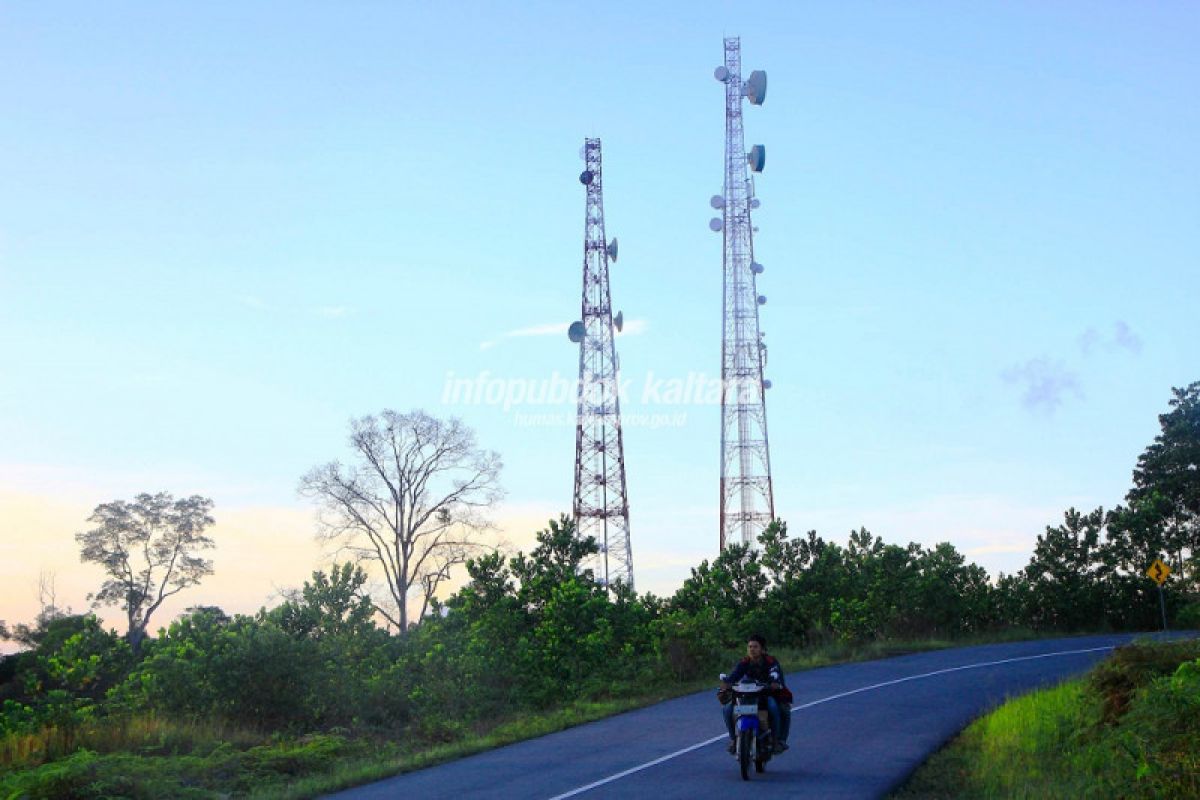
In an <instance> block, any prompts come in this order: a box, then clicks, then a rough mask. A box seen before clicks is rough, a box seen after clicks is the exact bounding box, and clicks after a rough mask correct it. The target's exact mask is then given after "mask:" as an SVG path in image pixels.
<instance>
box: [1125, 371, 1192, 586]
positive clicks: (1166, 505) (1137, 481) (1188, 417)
mask: <svg viewBox="0 0 1200 800" xmlns="http://www.w3.org/2000/svg"><path fill="white" fill-rule="evenodd" d="M1171 393H1172V398H1171V400H1170V402H1169V405H1170V409H1171V410H1170V411H1168V412H1167V413H1166V414H1161V415H1159V417H1158V423H1159V426H1160V432H1159V434H1158V435H1157V436H1155V437H1154V442H1153V443H1152V444H1151V445H1150V446H1149V447H1147V448H1146V450H1145V452H1143V453H1142V455H1141V456H1140V457H1139V458H1138V463H1137V467H1136V469H1134V471H1133V489H1132V490H1130V492H1129V496H1128V498H1127V500H1128V501H1129V502H1130V504H1133V505H1141V506H1143V507H1144V508H1147V509H1153V510H1154V512H1155V513H1157V515H1158V516H1159V524H1160V525H1161V526H1162V527H1163V529H1164V538H1165V541H1164V547H1165V550H1166V553H1167V554H1168V555H1169V557H1170V558H1171V559H1172V561H1173V562H1174V566H1175V567H1176V569H1177V570H1178V571H1179V573H1180V575H1179V577H1180V579H1181V580H1182V581H1183V582H1185V583H1186V584H1187V585H1188V588H1190V589H1192V590H1193V591H1194V590H1197V589H1200V574H1198V573H1197V567H1196V564H1195V561H1196V558H1197V556H1198V555H1200V381H1198V382H1196V383H1192V384H1190V385H1188V386H1186V387H1184V388H1181V389H1180V388H1174V389H1172V390H1171Z"/></svg>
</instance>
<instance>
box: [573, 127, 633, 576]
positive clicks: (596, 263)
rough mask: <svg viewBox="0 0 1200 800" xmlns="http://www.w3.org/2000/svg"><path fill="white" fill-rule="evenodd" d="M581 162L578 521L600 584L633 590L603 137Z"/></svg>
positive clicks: (619, 322)
mask: <svg viewBox="0 0 1200 800" xmlns="http://www.w3.org/2000/svg"><path fill="white" fill-rule="evenodd" d="M583 158H584V161H585V162H586V166H585V168H584V170H583V173H582V174H581V175H580V176H579V182H580V183H582V184H583V185H584V187H586V189H587V212H586V217H585V222H584V241H583V312H582V319H580V320H579V321H577V322H575V323H573V324H572V325H571V329H570V332H569V336H570V339H571V341H572V342H575V343H577V344H578V345H579V387H578V408H577V412H576V414H577V416H576V420H577V422H576V427H575V503H574V506H575V507H574V512H575V524H576V528H577V530H578V533H579V535H580V536H581V537H583V536H594V537H596V541H597V542H598V543H599V544H600V553H599V555H598V556H597V557H596V563H595V569H594V573H595V576H596V579H597V580H598V581H599V582H601V583H602V584H603V585H605V586H610V585H612V584H613V583H616V582H618V581H620V582H622V583H625V584H626V585H628V586H629V587H631V588H632V587H633V550H632V548H631V546H630V542H629V498H628V496H627V494H626V491H625V450H624V444H623V440H622V434H621V402H620V397H619V396H618V387H619V383H618V360H617V349H616V345H615V343H614V341H613V340H614V332H619V331H620V330H621V328H622V327H623V316H622V314H621V313H620V312H618V313H617V315H616V316H615V317H614V316H613V313H612V302H611V299H610V294H609V288H608V264H609V261H610V260H611V261H616V260H617V240H616V239H613V240H612V241H611V242H606V240H605V236H604V189H603V180H602V172H601V164H600V140H599V139H586V140H584V145H583Z"/></svg>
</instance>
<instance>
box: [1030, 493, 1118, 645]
mask: <svg viewBox="0 0 1200 800" xmlns="http://www.w3.org/2000/svg"><path fill="white" fill-rule="evenodd" d="M1104 522H1105V514H1104V509H1103V508H1097V509H1096V510H1095V511H1092V512H1090V513H1087V514H1084V513H1080V512H1079V511H1077V510H1075V509H1074V508H1069V509H1067V511H1066V512H1065V513H1064V514H1063V524H1062V525H1059V526H1050V525H1047V526H1046V532H1045V533H1044V534H1043V535H1041V536H1039V537H1038V540H1037V547H1036V548H1034V551H1033V557H1032V558H1031V559H1030V561H1029V565H1028V566H1026V567H1025V570H1024V573H1023V574H1024V577H1025V579H1026V580H1027V581H1029V585H1030V587H1031V589H1032V596H1031V600H1032V601H1033V603H1034V605H1033V606H1032V607H1031V608H1030V609H1029V617H1030V622H1031V623H1032V624H1033V625H1034V627H1037V628H1040V629H1055V630H1063V631H1069V630H1090V629H1095V628H1096V627H1097V626H1098V625H1100V624H1102V623H1103V622H1104V619H1105V615H1104V606H1105V602H1104V591H1105V587H1104V584H1103V583H1102V582H1101V576H1102V569H1103V562H1102V559H1101V557H1102V551H1101V545H1100V541H1101V540H1100V535H1101V533H1102V532H1103V530H1104Z"/></svg>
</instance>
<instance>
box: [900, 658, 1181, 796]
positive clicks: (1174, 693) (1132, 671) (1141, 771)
mask: <svg viewBox="0 0 1200 800" xmlns="http://www.w3.org/2000/svg"><path fill="white" fill-rule="evenodd" d="M893 797H894V798H896V800H916V799H917V798H922V799H925V798H1057V797H1061V798H1078V797H1104V798H1108V797H1162V798H1177V797H1200V642H1197V641H1195V640H1192V641H1185V642H1174V643H1169V644H1156V643H1149V642H1142V643H1136V644H1134V645H1131V646H1127V647H1122V648H1119V649H1118V650H1116V651H1115V653H1114V654H1113V656H1112V657H1111V658H1110V659H1108V660H1106V661H1105V662H1102V663H1101V664H1100V665H1098V666H1097V667H1096V668H1094V669H1093V670H1092V672H1091V673H1089V674H1088V676H1087V677H1085V678H1082V679H1080V680H1075V681H1071V682H1068V683H1064V684H1062V685H1060V686H1058V687H1055V688H1052V689H1046V690H1042V691H1038V692H1034V693H1032V694H1029V695H1026V696H1024V697H1020V698H1018V699H1016V700H1013V701H1011V702H1009V703H1006V704H1005V705H1003V706H1001V707H1000V708H998V709H996V710H995V711H994V712H992V713H991V714H988V715H987V716H984V717H981V718H980V719H978V720H976V721H975V722H974V723H972V724H971V725H970V726H969V727H968V728H967V729H966V730H965V731H964V732H963V733H962V734H961V735H960V736H959V737H958V738H956V739H955V740H954V741H953V742H951V743H950V744H949V745H947V746H946V747H945V748H943V749H942V750H941V751H940V752H939V753H937V754H936V755H935V756H934V757H933V758H931V759H930V760H929V761H928V762H927V763H926V764H925V765H924V766H923V767H921V769H919V770H918V771H917V772H916V773H915V774H914V775H913V776H912V778H911V779H910V780H909V782H908V783H907V784H906V785H905V786H904V787H902V788H901V789H900V790H899V791H898V792H896V793H895V794H894V795H893Z"/></svg>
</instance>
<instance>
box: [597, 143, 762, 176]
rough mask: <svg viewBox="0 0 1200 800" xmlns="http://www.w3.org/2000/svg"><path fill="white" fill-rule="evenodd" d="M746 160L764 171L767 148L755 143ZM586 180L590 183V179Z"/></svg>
mask: <svg viewBox="0 0 1200 800" xmlns="http://www.w3.org/2000/svg"><path fill="white" fill-rule="evenodd" d="M746 160H747V161H749V162H750V169H752V170H754V171H755V172H762V171H763V167H765V166H766V165H767V148H765V147H763V146H762V145H761V144H756V145H754V147H751V148H750V152H749V153H747V154H746ZM588 174H590V173H587V172H585V173H584V175H588ZM580 180H583V178H580ZM584 182H585V183H589V182H590V181H584Z"/></svg>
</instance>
